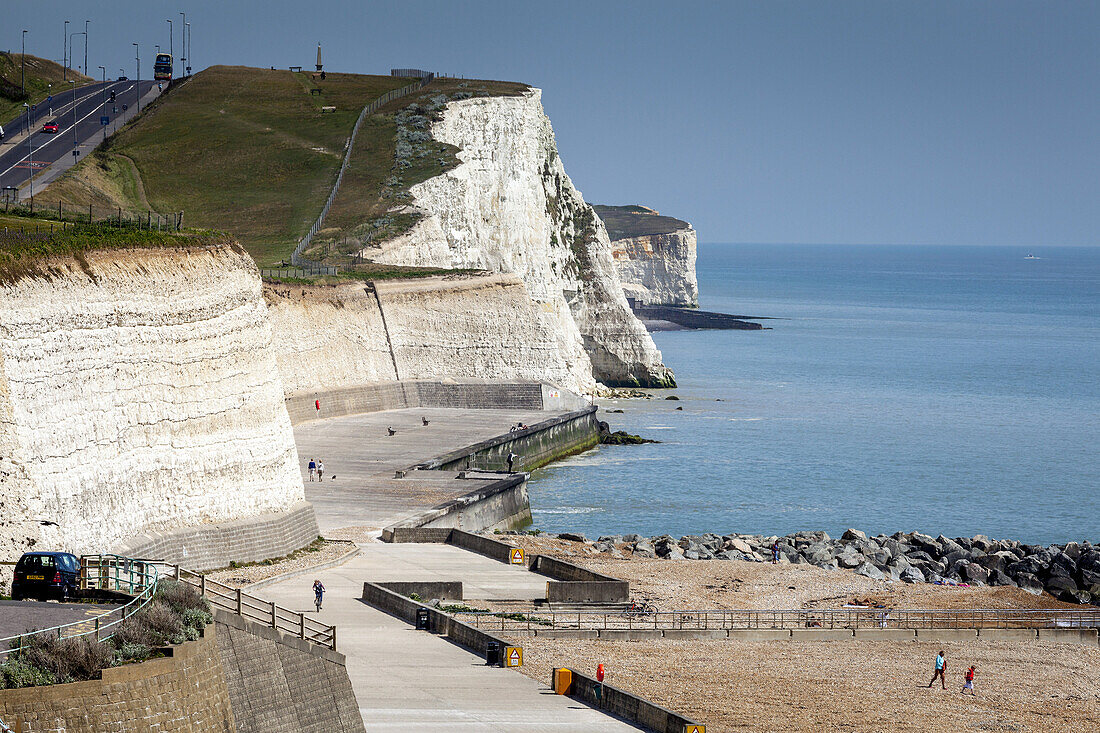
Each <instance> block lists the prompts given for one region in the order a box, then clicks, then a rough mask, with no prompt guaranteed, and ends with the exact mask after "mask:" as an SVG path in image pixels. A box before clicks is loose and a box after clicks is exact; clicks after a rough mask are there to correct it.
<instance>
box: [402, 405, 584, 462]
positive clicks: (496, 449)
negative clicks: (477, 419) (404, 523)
mask: <svg viewBox="0 0 1100 733" xmlns="http://www.w3.org/2000/svg"><path fill="white" fill-rule="evenodd" d="M596 410H597V408H596V406H595V405H590V406H588V407H585V408H584V409H581V410H575V411H573V412H569V413H566V414H564V415H557V416H555V417H552V418H550V419H548V420H543V421H542V422H538V423H535V424H534V425H529V426H528V427H526V428H524V429H523V430H517V431H515V432H513V433H507V434H504V435H498V436H496V437H495V438H490V439H489V440H483V441H481V442H480V443H474V444H473V445H470V446H466V447H464V448H461V449H459V450H457V451H452V452H450V453H447V454H444V455H442V456H438V457H436V458H433V459H432V460H430V461H424V462H422V463H418V464H417V465H416V467H417V468H420V469H439V470H443V471H461V470H465V469H469V468H475V469H480V470H483V471H506V470H508V455H509V454H510V453H515V454H516V455H517V456H518V458H517V459H516V461H515V463H514V464H513V470H516V471H533V470H534V469H536V468H539V467H540V466H545V465H546V464H547V463H550V462H552V461H555V460H557V459H559V458H564V457H565V456H568V455H572V454H574V453H580V452H581V451H585V450H588V449H589V448H592V447H593V446H595V445H596V444H598V443H599V441H600V427H599V420H597V419H596Z"/></svg>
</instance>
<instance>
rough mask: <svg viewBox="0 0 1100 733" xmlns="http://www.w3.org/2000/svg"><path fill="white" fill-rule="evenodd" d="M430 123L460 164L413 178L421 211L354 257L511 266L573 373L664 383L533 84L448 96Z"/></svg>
mask: <svg viewBox="0 0 1100 733" xmlns="http://www.w3.org/2000/svg"><path fill="white" fill-rule="evenodd" d="M431 133H432V136H433V137H434V138H436V139H437V140H440V141H442V142H445V143H449V144H451V145H454V146H457V147H458V148H460V151H459V152H458V154H457V155H458V158H459V160H461V161H462V162H461V164H460V165H458V166H457V167H456V168H454V169H452V170H450V171H448V172H446V173H443V174H441V175H439V176H436V177H434V178H431V179H429V180H427V181H424V182H423V183H420V184H417V185H415V186H413V187H412V188H411V189H410V192H411V194H412V196H413V201H414V205H415V206H416V208H418V209H419V210H420V211H421V212H423V214H424V218H423V219H422V220H421V221H420V222H418V223H417V224H416V226H414V227H413V228H412V229H411V230H410V231H409V232H408V233H406V234H404V235H402V236H399V237H396V238H394V239H392V240H390V241H387V242H385V243H384V244H383V245H382V251H381V253H380V254H379V253H378V251H377V250H366V251H364V252H363V255H364V256H367V257H369V258H371V259H373V260H375V261H377V262H383V263H390V264H401V265H419V266H435V267H449V268H479V269H485V270H489V271H492V272H501V273H515V274H516V275H518V276H519V278H520V279H521V280H522V281H523V283H524V285H525V286H526V289H527V292H528V294H529V297H530V298H531V300H532V301H533V302H534V304H535V306H536V311H535V313H536V317H537V318H538V319H539V322H540V328H541V329H544V330H546V331H548V332H551V333H554V334H557V340H558V345H559V348H560V358H561V359H562V361H564V363H565V364H567V365H568V367H569V369H570V370H571V372H572V375H573V381H574V382H575V383H577V384H582V383H584V382H586V381H590V380H591V378H592V377H593V376H594V377H595V378H596V379H597V380H599V381H601V382H604V383H606V384H609V385H643V386H666V385H671V384H673V378H672V373H671V371H670V370H669V369H667V368H666V367H665V366H664V365H663V364H662V363H661V354H660V352H659V351H658V350H657V348H656V346H654V344H653V340H652V339H651V338H650V336H649V334H648V333H647V332H646V330H645V328H644V327H643V326H642V324H641V323H640V322H639V321H638V320H637V319H636V318H635V317H634V315H633V314H632V313H631V312H630V309H629V307H628V306H627V303H626V298H625V297H624V296H623V291H622V287H621V285H620V283H619V278H618V275H617V274H616V270H615V265H614V262H613V261H612V257H611V243H610V240H609V239H608V236H607V231H606V230H605V229H604V226H603V223H602V222H601V221H600V220H599V218H598V217H597V216H596V215H595V213H594V212H593V210H592V207H591V206H589V205H588V204H586V203H585V201H584V199H583V198H582V196H581V194H580V192H579V191H577V190H576V189H575V188H574V187H573V183H572V182H571V181H570V180H569V176H568V175H566V173H565V169H564V167H563V166H562V162H561V160H560V159H559V157H558V152H557V144H556V142H555V140H554V131H553V129H552V127H551V125H550V120H549V119H548V118H547V117H546V115H545V113H544V112H543V108H542V103H541V92H540V91H539V90H538V89H531V90H528V91H527V92H526V93H524V94H522V95H520V96H511V97H479V98H473V99H467V100H461V101H455V102H450V103H448V104H447V107H446V110H445V112H444V114H443V119H442V120H440V121H438V122H436V123H434V124H433V126H432V130H431ZM469 376H480V375H477V374H471V375H469Z"/></svg>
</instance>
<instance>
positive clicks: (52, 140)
mask: <svg viewBox="0 0 1100 733" xmlns="http://www.w3.org/2000/svg"><path fill="white" fill-rule="evenodd" d="M131 88H132V87H127V88H126V89H124V90H123V91H124V92H128V91H130V89H131ZM99 107H100V105H99V104H97V105H95V107H93V108H92V111H91V112H89V113H88V114H86V115H84V116H83V117H81V118H80V119H78V120H77V121H76V125H75V126H79V125H80V123H81V122H83V121H84V120H86V119H88V118H89V117H91V116H92V115H94V114H96V113H97V112H99V111H100V110H99ZM71 129H73V128H72V126H71V127H65V128H59V129H58V132H57V135H56V136H54V137H53V138H52V139H50V140H49V141H48V142H45V143H43V144H42V145H41V146H39V147H38V149H37V150H32V151H31V155H33V154H34V153H35V152H39V153H40V152H42V151H43V150H44V149H46V148H47V147H49V146H50V144H51V143H54V142H57V141H58V140H60V139H61V136H62V135H63V134H64V133H65V132H66V131H67V130H71ZM31 134H32V135H34V134H35V133H33V132H32V133H31ZM95 136H96V133H94V132H93V133H92V134H91V135H89V136H88V137H87V138H85V140H84V142H87V141H88V140H90V139H91V138H93V137H95ZM20 145H22V143H20ZM31 147H32V148H33V147H34V146H31ZM27 158H28V156H26V155H24V156H23V157H22V158H20V159H19V160H17V161H15V163H14V164H13V165H12V166H11V167H9V168H8V169H7V170H5V171H0V176H6V175H7V174H8V173H9V172H11V171H12V170H14V169H16V168H18V167H19V165H20V164H21V163H22V162H23V161H25V160H27ZM31 162H33V161H31ZM56 162H57V161H54V160H51V161H50V164H51V165H52V164H53V163H56ZM31 170H32V171H33V170H34V168H33V167H32V168H31ZM32 176H33V173H32Z"/></svg>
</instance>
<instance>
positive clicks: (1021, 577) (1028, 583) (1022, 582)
mask: <svg viewBox="0 0 1100 733" xmlns="http://www.w3.org/2000/svg"><path fill="white" fill-rule="evenodd" d="M1014 579H1015V581H1016V585H1018V586H1020V588H1021V589H1022V590H1025V591H1027V592H1028V593H1030V594H1031V595H1033V596H1041V595H1042V594H1043V581H1041V580H1039V578H1038V576H1035V575H1032V574H1031V573H1019V574H1017V575H1016V576H1015V578H1014Z"/></svg>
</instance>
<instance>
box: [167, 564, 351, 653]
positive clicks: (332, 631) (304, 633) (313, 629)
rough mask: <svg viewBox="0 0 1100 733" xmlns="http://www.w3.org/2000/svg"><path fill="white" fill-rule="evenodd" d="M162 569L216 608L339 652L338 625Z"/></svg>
mask: <svg viewBox="0 0 1100 733" xmlns="http://www.w3.org/2000/svg"><path fill="white" fill-rule="evenodd" d="M162 567H164V568H166V569H167V575H170V576H171V577H172V578H173V579H175V580H177V581H179V582H181V583H187V584H188V585H190V586H192V587H193V588H195V589H196V590H198V591H199V593H200V594H201V595H202V596H203V597H204V598H206V600H207V601H208V602H209V603H210V605H211V606H213V607H215V608H220V609H222V610H223V611H229V612H230V613H234V614H237V615H238V616H240V617H242V618H245V619H248V620H249V621H255V622H257V623H262V624H264V625H265V626H268V627H269V628H273V629H275V630H277V631H282V632H285V633H288V634H291V635H292V636H297V637H298V638H299V639H304V640H305V641H308V642H311V643H313V644H317V645H318V646H323V647H326V648H328V649H332V650H335V649H336V627H335V626H330V625H327V624H323V623H321V622H320V621H317V620H316V619H313V618H310V617H308V616H306V614H305V613H302V612H300V611H292V610H290V609H289V608H284V607H282V606H279V605H277V604H276V603H274V602H273V601H265V600H263V599H261V598H257V597H256V596H253V595H249V594H248V593H245V592H244V591H243V590H241V589H240V588H234V587H233V586H230V585H226V584H225V583H222V582H219V581H217V580H214V579H213V578H208V577H207V576H205V575H202V574H201V573H196V572H194V571H191V570H188V569H186V568H182V567H180V566H179V565H169V564H162Z"/></svg>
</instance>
